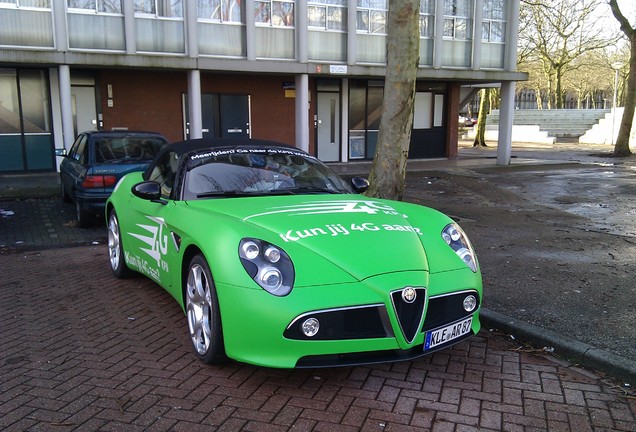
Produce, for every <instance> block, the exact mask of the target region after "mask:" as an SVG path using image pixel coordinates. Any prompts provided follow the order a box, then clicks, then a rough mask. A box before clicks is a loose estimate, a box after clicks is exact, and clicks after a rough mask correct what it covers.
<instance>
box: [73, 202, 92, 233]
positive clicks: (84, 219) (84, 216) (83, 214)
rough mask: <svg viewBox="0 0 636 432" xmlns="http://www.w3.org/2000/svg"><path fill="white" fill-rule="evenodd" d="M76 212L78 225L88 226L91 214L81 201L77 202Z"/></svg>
mask: <svg viewBox="0 0 636 432" xmlns="http://www.w3.org/2000/svg"><path fill="white" fill-rule="evenodd" d="M75 212H76V214H77V226H78V227H80V228H86V227H88V226H89V225H90V224H91V221H92V218H91V216H92V215H91V214H90V213H89V212H87V211H86V210H84V209H82V206H80V203H79V202H76V203H75Z"/></svg>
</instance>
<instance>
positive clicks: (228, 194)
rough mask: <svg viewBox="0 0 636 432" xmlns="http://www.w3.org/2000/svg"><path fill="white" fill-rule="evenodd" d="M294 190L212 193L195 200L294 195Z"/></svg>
mask: <svg viewBox="0 0 636 432" xmlns="http://www.w3.org/2000/svg"><path fill="white" fill-rule="evenodd" d="M296 192H297V190H296V189H272V190H256V191H237V190H230V191H212V192H204V193H200V194H197V198H228V197H231V198H238V197H255V196H270V195H295V194H296Z"/></svg>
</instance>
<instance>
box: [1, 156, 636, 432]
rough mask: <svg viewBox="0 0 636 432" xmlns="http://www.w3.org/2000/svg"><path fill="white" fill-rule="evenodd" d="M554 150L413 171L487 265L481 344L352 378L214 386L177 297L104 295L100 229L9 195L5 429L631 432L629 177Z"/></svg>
mask: <svg viewBox="0 0 636 432" xmlns="http://www.w3.org/2000/svg"><path fill="white" fill-rule="evenodd" d="M557 150H561V151H554V149H552V148H541V149H536V148H526V147H522V148H518V149H515V151H514V152H513V155H514V156H516V157H515V158H514V159H513V165H514V167H510V168H509V167H496V166H494V163H495V162H494V160H493V158H494V153H493V152H494V149H483V150H480V149H471V148H464V149H463V150H462V152H461V153H462V154H461V157H460V159H459V160H457V161H437V162H435V161H432V162H424V163H414V164H410V168H411V172H410V174H409V178H408V181H407V190H406V193H405V199H406V200H409V201H414V202H419V203H422V204H426V205H431V206H433V207H436V208H440V209H441V210H443V211H445V212H447V213H448V214H451V215H452V216H453V217H455V218H456V219H457V220H458V221H459V222H460V224H461V225H462V226H463V227H464V229H465V230H466V231H467V232H468V234H469V236H470V237H471V240H472V241H473V243H474V244H475V246H476V248H477V252H478V254H479V258H480V262H481V265H482V269H483V272H484V287H485V298H484V306H485V308H486V310H485V311H484V312H485V314H484V315H482V319H483V321H484V323H485V325H484V331H483V332H482V333H480V335H478V336H477V337H475V338H472V339H470V340H468V341H466V342H463V343H461V344H458V345H456V346H455V347H453V348H452V349H449V350H445V351H442V352H439V353H435V354H433V355H431V356H428V357H424V358H421V359H419V360H417V361H410V362H402V363H396V364H382V365H375V366H361V367H353V368H333V369H314V370H275V369H267V368H258V367H253V366H248V365H244V364H240V363H235V362H230V363H228V364H227V365H225V366H220V367H210V366H205V365H203V364H201V363H200V362H198V360H196V358H195V356H194V355H193V354H192V352H191V348H190V342H189V340H188V335H187V325H186V321H185V317H184V315H183V313H182V312H181V310H180V309H179V307H178V305H177V304H176V303H175V302H174V300H172V298H170V296H169V295H167V294H166V293H165V292H164V291H163V290H161V289H160V288H159V287H158V286H157V285H155V284H154V283H152V282H151V281H149V280H146V279H144V278H141V277H139V278H133V279H129V280H119V279H115V278H114V277H112V275H111V274H110V270H109V268H108V263H107V251H106V247H105V240H106V230H105V227H104V225H103V224H102V222H101V221H99V220H96V223H95V225H94V226H92V227H90V228H88V229H80V228H77V227H76V226H75V223H74V208H73V206H72V205H70V204H62V203H61V200H60V199H58V198H56V197H54V198H43V196H47V193H46V190H48V189H54V188H55V185H54V184H53V185H51V184H49V185H48V186H47V187H40V186H34V187H35V189H34V190H36V191H38V192H41V194H40V195H39V198H37V199H36V198H29V197H26V196H23V197H22V198H21V199H19V200H15V199H8V198H7V197H6V195H5V199H4V200H3V201H0V263H1V267H2V275H3V276H2V280H1V284H0V310H2V311H3V313H2V314H1V315H0V428H2V429H3V430H16V431H17V430H20V431H23V430H47V431H48V430H54V431H55V430H60V431H67V430H153V431H155V430H188V431H190V430H193V431H194V430H199V429H201V430H246V431H247V430H253V431H269V430H273V431H278V430H310V431H323V430H337V431H341V430H342V431H348V430H352V431H354V430H378V431H390V430H400V431H408V430H418V431H422V430H431V431H464V430H493V431H498V430H506V431H508V430H509V431H517V430H519V431H543V430H550V431H560V430H564V431H567V430H577V431H578V430H582V431H586V430H599V431H600V430H619V431H621V430H622V431H634V430H636V395H635V394H634V391H633V385H634V384H635V383H634V382H633V381H631V384H632V386H629V385H627V382H629V381H628V380H626V379H625V378H629V377H631V376H633V375H631V374H633V373H636V367H634V364H633V359H634V358H635V357H636V356H633V355H632V353H633V351H632V350H633V349H634V347H636V333H635V332H636V330H635V327H634V325H633V323H634V322H635V321H634V318H635V317H634V315H633V314H634V310H633V309H634V308H633V306H632V307H629V305H634V304H636V293H635V292H634V287H633V284H632V283H631V280H633V276H632V275H633V274H634V270H636V269H635V268H634V265H635V264H634V263H635V262H636V259H634V258H635V257H634V255H633V254H634V250H635V249H636V248H635V247H634V246H635V245H636V236H635V235H634V222H633V221H630V218H629V215H630V212H631V211H632V210H633V208H634V206H636V200H631V199H628V198H630V197H631V195H630V193H633V191H631V190H630V187H629V185H630V184H632V185H633V184H634V183H633V181H634V178H633V176H632V174H633V172H634V169H633V167H632V165H636V164H634V162H635V161H634V160H629V161H620V162H617V161H613V160H612V159H611V158H610V159H608V158H605V157H599V156H598V155H599V153H598V150H597V149H594V151H595V153H594V154H592V155H590V154H588V153H584V152H583V153H582V152H580V151H571V152H568V153H566V152H563V151H562V149H557ZM539 154H540V160H538V159H537V156H538V155H539ZM617 163H618V165H616V164H617ZM605 164H610V165H605ZM336 169H339V170H340V171H341V172H344V173H345V174H352V173H353V172H352V168H351V166H349V167H338V166H336ZM366 169H367V167H366V166H365V165H364V164H359V165H357V166H356V168H355V171H356V172H358V171H359V173H361V174H364V171H365V170H366ZM608 170H609V171H613V174H610V173H606V171H608ZM595 180H598V181H595ZM603 180H608V181H607V182H606V183H607V184H605V183H603ZM609 180H611V181H609ZM9 187H10V186H8V185H7V183H5V186H4V187H3V183H2V179H0V188H2V191H5V192H6V191H7V190H8V189H9ZM601 193H602V194H604V196H605V197H606V198H607V199H606V200H599V196H601V195H600V194H601ZM32 195H33V194H32ZM0 196H1V195H0ZM623 197H625V198H626V199H625V203H619V201H620V200H621V199H623ZM630 200H631V201H634V202H633V204H631V206H632V207H630V203H629V201H630ZM594 203H597V204H598V209H597V208H596V207H595V206H594ZM618 204H620V206H619V205H618ZM604 206H605V207H604ZM588 210H589V211H588ZM619 210H620V211H623V212H626V216H625V219H620V218H618V215H617V214H616V213H618V212H619ZM71 246H72V247H71ZM577 291H578V292H577ZM568 348H569V350H568ZM582 354H583V355H584V357H586V358H584V359H583V360H584V361H583V364H587V367H586V368H582V367H581V366H580V363H579V359H578V358H577V356H580V355H582ZM568 358H569V359H570V360H567V359H568ZM621 378H622V379H621Z"/></svg>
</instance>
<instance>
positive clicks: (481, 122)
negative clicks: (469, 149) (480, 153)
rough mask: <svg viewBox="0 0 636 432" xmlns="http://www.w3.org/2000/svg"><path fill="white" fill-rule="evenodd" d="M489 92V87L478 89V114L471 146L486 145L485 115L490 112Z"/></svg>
mask: <svg viewBox="0 0 636 432" xmlns="http://www.w3.org/2000/svg"><path fill="white" fill-rule="evenodd" d="M490 93H491V89H490V88H483V89H481V90H480V91H479V116H478V117H477V128H476V129H475V141H474V142H473V147H488V145H487V144H486V117H487V116H488V114H489V112H490Z"/></svg>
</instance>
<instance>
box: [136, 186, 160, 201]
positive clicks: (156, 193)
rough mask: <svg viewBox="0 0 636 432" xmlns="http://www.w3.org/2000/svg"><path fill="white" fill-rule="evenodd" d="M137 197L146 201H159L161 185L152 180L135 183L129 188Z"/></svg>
mask: <svg viewBox="0 0 636 432" xmlns="http://www.w3.org/2000/svg"><path fill="white" fill-rule="evenodd" d="M131 192H132V193H133V195H134V196H136V197H137V198H141V199H144V200H148V201H159V200H160V199H161V185H159V183H157V182H154V181H144V182H141V183H137V184H136V185H134V186H133V187H132V189H131Z"/></svg>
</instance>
